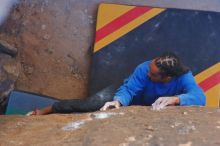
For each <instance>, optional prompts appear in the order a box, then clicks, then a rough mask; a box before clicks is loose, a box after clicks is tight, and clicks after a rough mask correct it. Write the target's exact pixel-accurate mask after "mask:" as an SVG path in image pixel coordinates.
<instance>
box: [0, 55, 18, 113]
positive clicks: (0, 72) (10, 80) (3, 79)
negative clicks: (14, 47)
mask: <svg viewBox="0 0 220 146" xmlns="http://www.w3.org/2000/svg"><path fill="white" fill-rule="evenodd" d="M19 72H20V63H19V62H17V61H16V59H15V58H13V57H11V56H9V55H7V54H2V53H0V114H2V113H3V111H4V107H5V105H6V97H7V96H8V94H9V93H10V91H12V90H13V89H14V85H15V81H16V80H17V78H18V76H19Z"/></svg>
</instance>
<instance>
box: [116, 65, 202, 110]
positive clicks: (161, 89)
mask: <svg viewBox="0 0 220 146" xmlns="http://www.w3.org/2000/svg"><path fill="white" fill-rule="evenodd" d="M150 63H151V61H146V62H144V63H142V64H140V65H138V66H137V68H136V69H135V71H134V73H133V74H131V75H130V77H129V78H128V79H127V80H126V81H125V82H124V84H123V85H122V86H121V87H120V88H119V89H118V90H117V92H116V93H115V96H114V100H118V101H119V102H120V103H121V104H122V105H123V106H128V105H131V104H132V105H147V106H150V105H152V103H154V102H155V101H156V100H157V99H158V98H159V97H167V96H178V97H179V99H180V105H181V106H190V105H201V106H204V105H205V103H206V97H205V95H204V92H203V90H202V89H201V88H200V87H199V86H198V85H197V84H196V82H195V79H194V77H193V75H192V72H191V71H189V72H187V73H185V74H183V75H181V76H179V77H174V78H173V79H172V80H171V81H169V82H166V83H159V82H153V81H151V80H150V78H149V77H148V72H149V65H150Z"/></svg>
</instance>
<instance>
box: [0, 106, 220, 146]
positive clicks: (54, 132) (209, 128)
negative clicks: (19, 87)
mask: <svg viewBox="0 0 220 146" xmlns="http://www.w3.org/2000/svg"><path fill="white" fill-rule="evenodd" d="M219 117H220V109H211V108H209V109H208V108H203V107H169V108H167V109H165V110H162V111H152V110H151V109H150V107H141V106H133V107H126V108H124V107H123V108H120V109H119V110H110V111H107V112H95V113H85V114H68V115H65V114H64V115H59V114H53V115H48V116H31V117H25V116H1V117H0V129H1V131H0V145H10V146H13V145H16V146H17V145H39V146H44V145H45V146H48V145H53V146H55V145H59V146H60V145H63V146H69V145H70V146H72V145H77V146H81V145H83V146H84V145H85V146H90V145H91V146H148V145H149V146H156V145H157V146H203V145H204V146H207V145H209V146H212V145H219V144H220V139H219V135H220V119H219Z"/></svg>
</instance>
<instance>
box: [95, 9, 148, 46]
mask: <svg viewBox="0 0 220 146" xmlns="http://www.w3.org/2000/svg"><path fill="white" fill-rule="evenodd" d="M150 9H151V7H135V8H133V9H131V10H129V11H128V12H126V13H125V14H123V15H121V16H119V17H118V18H116V19H115V20H113V21H112V22H110V23H108V24H107V25H105V26H104V27H102V28H100V29H99V30H97V31H96V40H95V41H96V42H98V41H99V40H101V39H103V38H104V37H106V36H107V35H109V34H110V33H112V32H114V31H116V30H117V29H119V28H121V27H122V26H124V25H125V24H127V23H129V22H130V21H132V20H134V19H135V18H137V17H138V16H140V15H142V14H144V13H145V12H147V11H149V10H150Z"/></svg>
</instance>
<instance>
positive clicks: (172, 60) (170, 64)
mask: <svg viewBox="0 0 220 146" xmlns="http://www.w3.org/2000/svg"><path fill="white" fill-rule="evenodd" d="M155 64H156V66H157V67H158V68H159V70H160V74H161V75H162V76H170V77H176V76H180V75H183V74H185V73H187V72H188V71H189V68H188V67H187V66H185V65H184V64H183V63H182V62H181V61H180V59H179V58H178V57H177V56H176V55H175V54H174V53H171V52H168V53H164V54H162V55H160V56H159V57H157V58H156V59H155Z"/></svg>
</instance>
